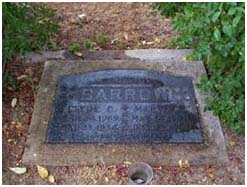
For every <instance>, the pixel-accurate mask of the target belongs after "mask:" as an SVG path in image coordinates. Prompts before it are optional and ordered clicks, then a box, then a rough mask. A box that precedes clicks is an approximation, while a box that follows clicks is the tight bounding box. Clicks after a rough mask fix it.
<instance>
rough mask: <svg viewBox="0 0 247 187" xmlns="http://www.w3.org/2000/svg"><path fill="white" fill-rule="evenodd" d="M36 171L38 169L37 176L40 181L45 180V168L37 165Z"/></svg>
mask: <svg viewBox="0 0 247 187" xmlns="http://www.w3.org/2000/svg"><path fill="white" fill-rule="evenodd" d="M37 169H38V173H39V176H40V177H41V178H42V179H45V178H47V177H48V171H47V169H46V168H44V167H42V166H39V165H37Z"/></svg>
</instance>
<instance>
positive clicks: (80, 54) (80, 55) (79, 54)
mask: <svg viewBox="0 0 247 187" xmlns="http://www.w3.org/2000/svg"><path fill="white" fill-rule="evenodd" d="M74 54H75V55H76V56H79V57H82V53H81V52H74Z"/></svg>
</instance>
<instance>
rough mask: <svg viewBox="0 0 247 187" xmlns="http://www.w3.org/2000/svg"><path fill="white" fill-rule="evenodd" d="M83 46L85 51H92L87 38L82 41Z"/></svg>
mask: <svg viewBox="0 0 247 187" xmlns="http://www.w3.org/2000/svg"><path fill="white" fill-rule="evenodd" d="M83 46H84V48H86V49H92V48H93V41H92V40H90V39H89V38H85V39H83Z"/></svg>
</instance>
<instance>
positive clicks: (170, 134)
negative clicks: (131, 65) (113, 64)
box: [47, 70, 202, 143]
mask: <svg viewBox="0 0 247 187" xmlns="http://www.w3.org/2000/svg"><path fill="white" fill-rule="evenodd" d="M52 111H53V112H52V115H51V120H50V123H49V128H48V135H47V141H48V143H164V142H171V143H201V142H202V136H201V129H200V118H199V115H198V110H197V107H196V100H195V94H194V88H193V84H192V79H191V78H190V77H185V76H183V77H181V76H173V75H171V74H165V73H157V72H153V71H145V70H107V71H97V72H92V73H84V74H80V75H71V76H64V77H61V78H60V79H59V80H58V83H57V89H56V97H55V101H54V105H53V110H52Z"/></svg>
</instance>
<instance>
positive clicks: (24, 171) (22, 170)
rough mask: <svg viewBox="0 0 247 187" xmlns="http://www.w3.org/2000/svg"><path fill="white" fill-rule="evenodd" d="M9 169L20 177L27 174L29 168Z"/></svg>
mask: <svg viewBox="0 0 247 187" xmlns="http://www.w3.org/2000/svg"><path fill="white" fill-rule="evenodd" d="M9 169H10V170H11V171H13V172H15V173H16V174H18V175H21V174H24V173H26V172H27V168H25V167H14V168H11V167H10V168H9Z"/></svg>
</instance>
